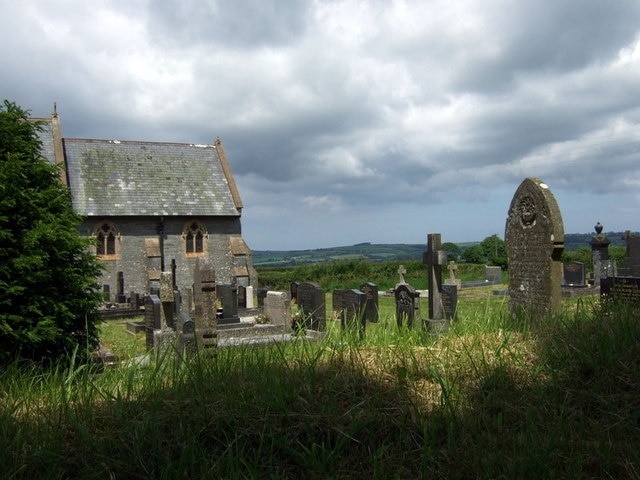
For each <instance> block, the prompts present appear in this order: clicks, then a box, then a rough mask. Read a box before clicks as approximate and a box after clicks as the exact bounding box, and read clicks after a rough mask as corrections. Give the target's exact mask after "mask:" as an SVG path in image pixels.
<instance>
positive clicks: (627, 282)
mask: <svg viewBox="0 0 640 480" xmlns="http://www.w3.org/2000/svg"><path fill="white" fill-rule="evenodd" d="M600 294H601V295H602V297H603V298H605V299H608V300H615V301H618V302H622V303H625V304H629V305H636V306H640V277H608V278H603V279H602V281H601V283H600Z"/></svg>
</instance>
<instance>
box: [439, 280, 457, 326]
mask: <svg viewBox="0 0 640 480" xmlns="http://www.w3.org/2000/svg"><path fill="white" fill-rule="evenodd" d="M440 299H441V300H442V313H443V315H444V319H445V320H455V319H456V311H457V309H458V286H457V285H447V284H444V285H442V290H441V291H440Z"/></svg>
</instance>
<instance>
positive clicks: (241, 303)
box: [238, 285, 247, 308]
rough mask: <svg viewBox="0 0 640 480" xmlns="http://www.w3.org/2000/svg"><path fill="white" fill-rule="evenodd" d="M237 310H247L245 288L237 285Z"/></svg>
mask: <svg viewBox="0 0 640 480" xmlns="http://www.w3.org/2000/svg"><path fill="white" fill-rule="evenodd" d="M238 308H247V287H245V286H244V285H238Z"/></svg>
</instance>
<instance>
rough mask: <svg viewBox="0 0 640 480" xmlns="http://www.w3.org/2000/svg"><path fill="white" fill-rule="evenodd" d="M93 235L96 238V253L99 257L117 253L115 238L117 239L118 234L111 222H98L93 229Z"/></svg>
mask: <svg viewBox="0 0 640 480" xmlns="http://www.w3.org/2000/svg"><path fill="white" fill-rule="evenodd" d="M94 235H95V237H96V239H97V243H96V254H97V255H98V256H99V257H105V256H109V255H116V254H117V249H116V245H117V242H116V240H118V239H119V237H120V234H119V233H118V231H117V230H116V228H115V226H114V225H113V224H112V223H110V222H104V223H102V224H100V225H99V226H98V228H97V229H96V230H95V232H94Z"/></svg>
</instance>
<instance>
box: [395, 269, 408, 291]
mask: <svg viewBox="0 0 640 480" xmlns="http://www.w3.org/2000/svg"><path fill="white" fill-rule="evenodd" d="M406 273H407V269H406V268H404V265H400V266H399V267H398V276H399V277H400V278H399V279H398V283H397V284H396V286H397V285H405V284H406V283H407V282H405V281H404V276H405V275H406Z"/></svg>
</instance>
